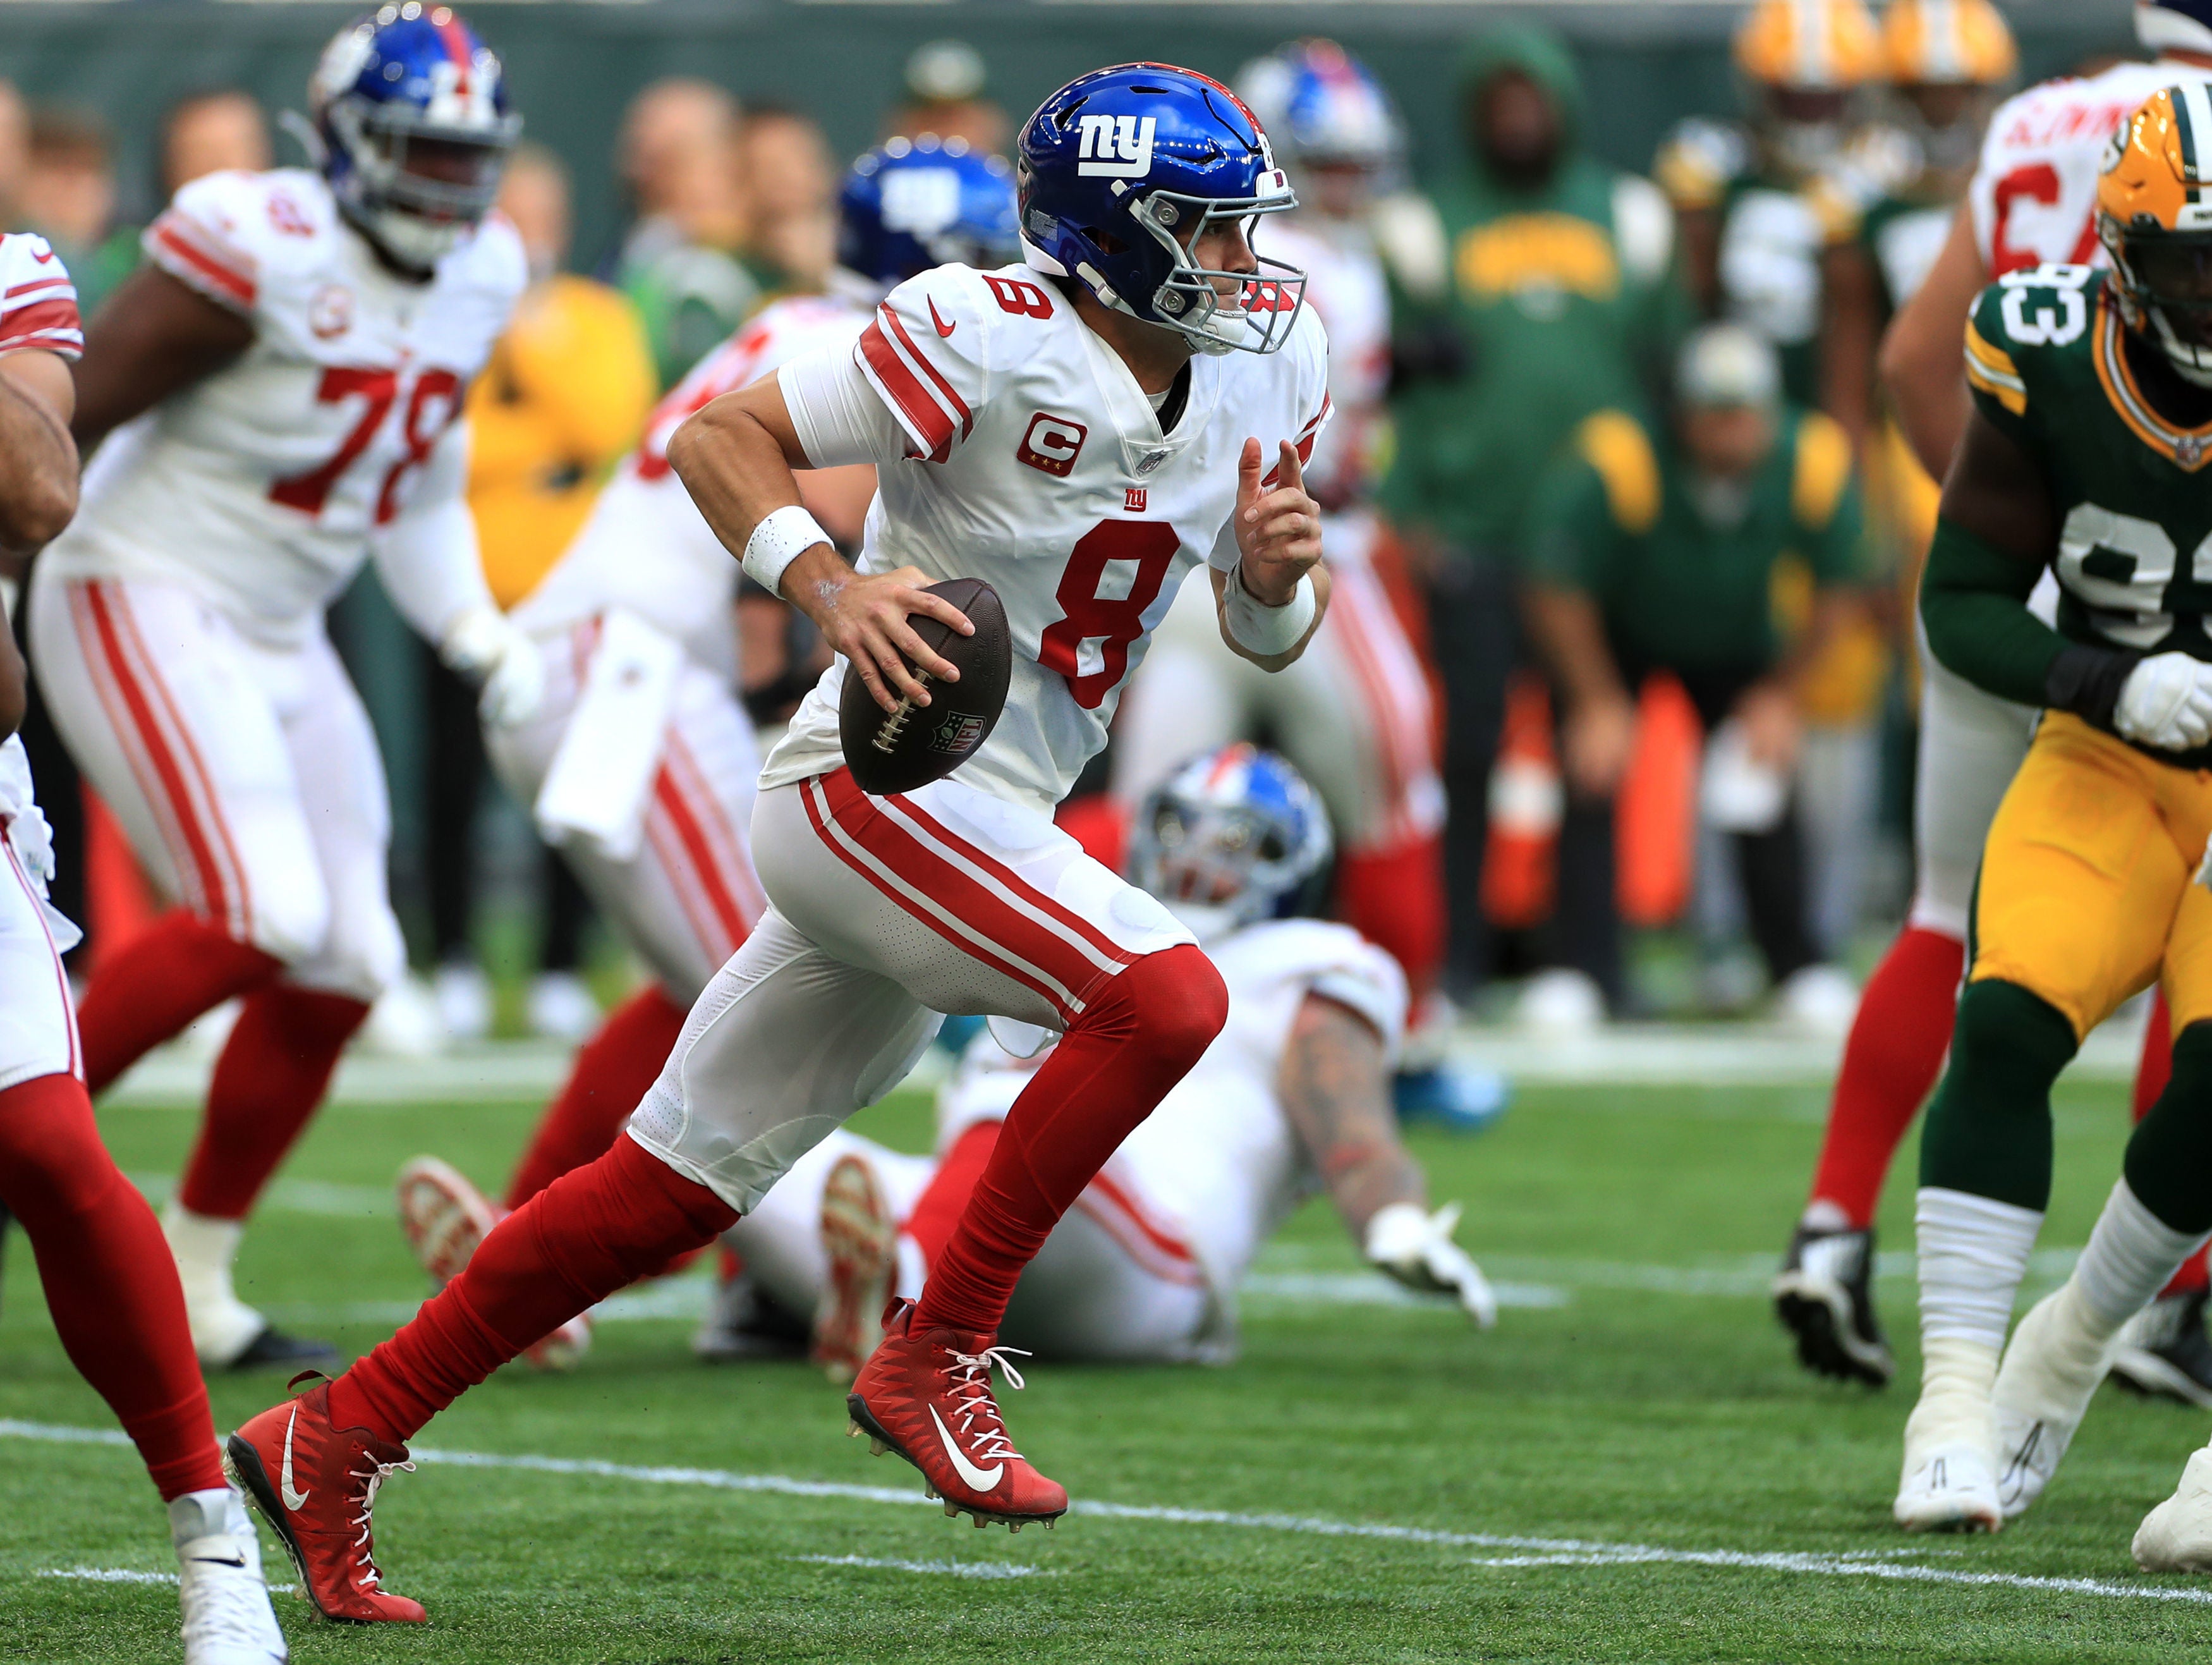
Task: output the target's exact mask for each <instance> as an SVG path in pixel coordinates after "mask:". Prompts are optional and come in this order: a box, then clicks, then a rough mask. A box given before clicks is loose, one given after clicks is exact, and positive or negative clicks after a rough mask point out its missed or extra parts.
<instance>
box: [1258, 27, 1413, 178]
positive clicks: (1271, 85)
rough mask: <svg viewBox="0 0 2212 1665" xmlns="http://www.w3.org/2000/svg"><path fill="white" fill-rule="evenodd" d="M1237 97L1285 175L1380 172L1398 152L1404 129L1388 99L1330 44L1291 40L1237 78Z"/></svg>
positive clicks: (1348, 57)
mask: <svg viewBox="0 0 2212 1665" xmlns="http://www.w3.org/2000/svg"><path fill="white" fill-rule="evenodd" d="M1237 91H1238V92H1239V93H1240V94H1243V99H1244V102H1245V103H1246V105H1248V106H1249V107H1250V108H1251V109H1252V110H1254V111H1255V112H1257V113H1258V115H1259V118H1260V119H1261V121H1262V122H1263V123H1265V124H1266V125H1267V133H1268V137H1271V138H1272V139H1273V141H1274V143H1275V149H1276V153H1277V154H1278V155H1280V156H1281V157H1282V158H1283V160H1284V161H1285V163H1286V164H1287V165H1288V166H1290V167H1293V168H1300V167H1357V168H1359V169H1362V170H1364V171H1365V172H1368V173H1383V172H1384V171H1385V170H1386V169H1389V168H1390V167H1395V165H1396V164H1397V162H1398V161H1399V159H1400V157H1401V155H1403V153H1404V150H1405V148H1406V130H1405V126H1404V125H1403V124H1402V123H1401V121H1400V120H1399V118H1398V110H1397V106H1395V105H1394V104H1393V103H1392V102H1391V101H1390V94H1388V93H1387V92H1385V91H1383V83H1382V82H1379V81H1377V80H1376V78H1375V77H1374V76H1373V75H1372V74H1371V73H1370V71H1369V70H1368V69H1367V66H1366V65H1365V64H1362V63H1360V62H1359V60H1358V58H1353V57H1352V55H1351V54H1350V53H1348V52H1346V51H1345V50H1344V48H1343V47H1341V46H1338V45H1337V44H1336V42H1334V40H1299V41H1294V42H1292V43H1291V45H1289V46H1281V47H1278V48H1277V49H1276V50H1275V51H1273V52H1270V53H1268V54H1267V57H1265V58H1255V59H1254V60H1253V61H1252V62H1251V63H1249V64H1246V65H1245V66H1244V67H1243V70H1240V71H1239V72H1238V73H1237Z"/></svg>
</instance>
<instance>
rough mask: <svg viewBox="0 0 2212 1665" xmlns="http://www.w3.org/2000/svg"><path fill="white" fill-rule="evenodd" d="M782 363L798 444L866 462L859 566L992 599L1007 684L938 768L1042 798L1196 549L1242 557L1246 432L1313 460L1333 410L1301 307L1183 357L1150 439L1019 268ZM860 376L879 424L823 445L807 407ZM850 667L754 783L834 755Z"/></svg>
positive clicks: (1077, 751) (932, 282)
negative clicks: (988, 720) (981, 585)
mask: <svg viewBox="0 0 2212 1665" xmlns="http://www.w3.org/2000/svg"><path fill="white" fill-rule="evenodd" d="M854 367H857V371H858V375H857V377H856V376H855V375H854ZM862 379H864V380H862ZM781 382H782V387H783V392H784V398H785V401H786V403H787V404H788V405H789V406H790V407H791V412H792V419H793V424H794V426H795V427H796V428H797V429H798V433H799V440H800V442H801V443H802V444H803V445H804V446H805V449H806V454H807V455H808V456H809V457H811V458H812V459H815V460H816V461H817V464H820V465H824V466H827V465H832V464H836V463H845V462H859V461H864V460H866V461H873V462H874V463H875V464H876V465H877V489H876V501H875V503H874V506H873V507H872V508H871V509H870V510H869V512H868V527H867V549H866V553H865V554H864V555H863V556H862V557H861V561H860V568H861V570H862V571H864V572H871V573H879V572H887V571H890V569H892V568H896V567H901V566H909V565H910V566H914V567H918V568H921V570H922V571H923V572H924V573H926V574H928V575H929V577H930V579H931V580H943V579H949V578H981V579H984V580H987V581H988V582H989V583H990V584H991V586H993V587H994V589H996V590H997V592H999V599H1000V601H1001V602H1002V603H1003V604H1004V605H1005V606H1006V622H1007V623H1008V625H1009V626H1010V627H1011V629H1012V636H1013V681H1012V687H1011V689H1010V690H1009V691H1008V693H1007V696H1006V711H1005V714H1003V715H1002V716H1000V719H999V724H998V726H997V727H996V728H995V729H994V730H993V731H992V733H991V736H990V738H989V739H987V741H985V742H984V744H983V746H982V748H981V750H980V751H978V752H977V753H976V755H975V757H972V758H971V759H969V762H968V763H964V764H963V765H962V766H961V768H960V769H959V770H958V771H957V775H955V777H954V778H956V779H958V780H963V781H967V782H969V784H971V785H973V786H975V787H978V788H979V789H981V790H983V791H986V792H989V793H994V794H996V795H998V796H1000V797H1002V798H1006V799H1011V800H1012V801H1013V802H1016V803H1018V804H1022V805H1027V806H1029V807H1030V808H1032V809H1036V810H1041V811H1050V809H1051V808H1052V806H1053V805H1055V804H1057V803H1058V802H1059V801H1060V799H1061V798H1063V797H1065V796H1066V793H1067V790H1068V788H1069V787H1071V786H1072V785H1073V783H1074V781H1075V777H1076V775H1078V774H1079V772H1080V771H1081V769H1082V768H1083V765H1084V763H1085V762H1086V761H1087V760H1088V759H1089V758H1090V757H1091V755H1092V754H1093V753H1095V752H1096V751H1097V750H1099V748H1100V747H1102V746H1103V745H1104V744H1105V743H1106V728H1107V725H1108V724H1109V722H1110V721H1112V720H1113V716H1114V708H1115V703H1116V702H1117V701H1118V700H1119V699H1120V697H1121V688H1122V685H1123V684H1125V683H1126V682H1127V679H1128V677H1129V673H1130V672H1131V671H1134V670H1135V669H1136V668H1137V665H1138V664H1139V661H1140V660H1141V659H1142V658H1143V656H1144V653H1145V647H1146V641H1147V639H1148V638H1149V637H1150V635H1151V634H1152V629H1153V628H1154V627H1155V626H1156V625H1158V623H1159V622H1160V620H1161V618H1162V617H1164V616H1165V615H1166V612H1167V610H1168V607H1169V605H1170V603H1172V602H1173V601H1174V599H1175V594H1176V590H1178V589H1179V588H1181V587H1182V580H1183V577H1184V575H1185V574H1188V573H1189V572H1190V571H1191V570H1192V569H1193V568H1195V567H1196V566H1197V565H1198V564H1199V563H1200V562H1202V561H1206V560H1207V559H1209V558H1210V559H1211V560H1212V563H1213V564H1214V565H1215V566H1216V567H1218V568H1221V569H1223V570H1227V569H1229V568H1232V567H1233V566H1234V565H1235V564H1236V561H1237V544H1236V538H1235V535H1234V532H1233V531H1232V530H1231V527H1230V525H1229V520H1230V515H1231V510H1232V509H1233V508H1234V507H1235V504H1236V498H1237V457H1238V455H1239V453H1241V451H1242V449H1243V444H1244V441H1245V440H1246V439H1248V438H1256V439H1257V440H1258V441H1260V444H1261V449H1262V452H1263V453H1264V454H1265V455H1266V457H1267V459H1270V460H1269V463H1268V467H1269V471H1270V474H1271V476H1272V473H1273V469H1274V462H1273V459H1275V458H1276V457H1277V456H1278V454H1279V453H1278V446H1279V442H1280V441H1285V440H1287V441H1293V442H1294V443H1296V445H1297V447H1298V448H1299V450H1300V452H1301V453H1303V454H1304V455H1305V456H1307V457H1310V456H1311V455H1312V450H1313V442H1314V441H1315V439H1316V436H1317V435H1318V434H1320V432H1321V429H1322V425H1323V423H1324V422H1326V421H1327V420H1328V342H1327V337H1326V336H1325V335H1324V333H1323V331H1322V325H1321V322H1320V320H1319V319H1318V318H1316V316H1315V315H1314V313H1313V310H1312V308H1310V307H1301V308H1300V309H1299V315H1298V317H1297V319H1295V320H1294V322H1293V324H1292V326H1291V331H1290V332H1289V338H1288V340H1287V341H1286V342H1285V344H1284V346H1283V347H1282V348H1281V349H1280V350H1279V351H1277V352H1274V353H1271V354H1267V355H1252V354H1249V353H1231V354H1226V355H1222V356H1219V357H1209V356H1204V355H1201V356H1199V357H1197V358H1194V359H1193V360H1192V361H1191V366H1190V392H1189V398H1188V402H1187V404H1186V405H1185V408H1184V410H1183V411H1182V416H1181V418H1180V419H1179V420H1178V421H1177V422H1176V425H1175V428H1174V429H1173V431H1171V432H1170V433H1166V434H1163V433H1162V432H1161V431H1160V425H1159V418H1158V414H1157V413H1156V412H1155V411H1154V410H1153V408H1152V403H1151V401H1150V399H1149V398H1147V397H1146V394H1145V392H1144V390H1143V389H1142V388H1140V387H1139V386H1138V385H1137V380H1136V378H1135V377H1134V376H1133V375H1132V374H1130V373H1129V369H1128V367H1127V365H1125V364H1123V363H1122V362H1121V359H1120V357H1119V356H1117V355H1115V352H1114V350H1113V349H1112V348H1110V347H1109V346H1108V345H1107V344H1106V343H1104V342H1103V341H1102V340H1101V339H1099V337H1097V335H1096V334H1094V333H1093V332H1092V331H1091V328H1090V326H1089V325H1086V324H1085V323H1083V322H1082V321H1081V319H1079V318H1078V317H1077V316H1076V313H1075V308H1074V307H1073V304H1072V303H1071V302H1070V301H1068V299H1067V297H1066V295H1063V294H1062V293H1061V292H1060V290H1059V289H1055V288H1054V287H1053V286H1052V284H1051V283H1049V282H1048V280H1046V279H1045V278H1043V277H1042V276H1040V275H1039V274H1038V273H1036V271H1034V270H1031V269H1030V268H1029V267H1027V266H1024V265H1012V266H1006V267H1003V268H1001V269H1000V270H997V271H994V272H979V271H974V270H969V268H967V267H965V266H939V268H937V269H936V270H934V271H929V272H925V273H923V274H922V275H921V276H919V277H916V278H913V279H911V280H909V281H908V282H907V283H902V284H901V285H900V286H899V287H898V288H897V289H894V290H893V291H892V292H891V293H890V295H889V296H888V297H887V298H886V299H885V300H884V302H883V304H882V305H881V306H879V307H878V308H877V309H876V316H875V318H874V319H873V321H872V322H871V323H870V324H869V325H868V326H867V328H866V330H864V331H862V332H861V335H860V342H859V343H858V344H857V346H856V347H855V348H854V350H853V354H852V357H851V360H850V361H849V362H848V361H846V360H845V359H844V357H843V355H839V354H825V353H816V354H810V355H806V356H805V357H802V358H800V359H798V360H796V361H794V362H793V363H791V364H787V365H786V366H785V367H784V368H783V370H782V371H781ZM856 385H857V386H860V388H861V390H862V391H861V392H860V397H861V398H866V399H870V400H872V401H877V402H879V405H880V409H881V411H882V412H884V413H887V414H888V416H889V417H890V418H891V420H890V421H885V422H872V428H873V429H874V430H875V431H877V432H878V435H879V437H878V440H877V441H875V442H874V449H873V450H872V453H871V454H869V455H867V456H861V455H857V454H845V453H842V452H840V451H838V450H837V449H836V445H835V444H834V443H833V442H832V441H829V440H828V439H826V438H825V437H824V435H823V431H822V429H821V428H819V427H818V426H817V424H816V423H815V422H814V421H813V419H812V417H811V415H810V412H811V411H820V410H831V409H843V408H845V404H844V402H845V400H846V399H847V398H848V397H850V396H851V390H852V388H853V387H854V386H856ZM844 673H845V664H844V661H843V660H842V659H839V660H838V661H837V662H836V664H835V665H832V666H831V667H830V668H829V671H826V672H825V673H824V674H823V678H822V680H821V681H820V682H819V683H818V684H816V686H815V688H814V690H813V691H812V692H811V693H810V694H809V695H808V696H806V700H805V703H803V704H802V705H801V706H800V707H799V713H798V714H797V715H796V716H795V717H794V718H793V720H792V723H791V728H790V731H789V732H788V733H787V735H786V737H785V738H784V740H783V742H782V743H781V744H780V745H778V746H777V747H776V749H775V750H774V751H773V752H771V753H770V754H769V760H768V764H767V767H766V769H763V772H762V775H761V784H762V785H763V787H777V786H783V785H787V784H788V783H790V782H793V781H800V780H804V779H805V778H806V777H807V776H809V775H818V774H821V773H823V772H824V771H825V770H829V769H836V767H837V766H838V765H839V764H840V763H842V761H843V753H842V750H841V749H840V747H839V745H838V740H837V702H838V696H839V694H840V692H841V691H842V688H843V685H844Z"/></svg>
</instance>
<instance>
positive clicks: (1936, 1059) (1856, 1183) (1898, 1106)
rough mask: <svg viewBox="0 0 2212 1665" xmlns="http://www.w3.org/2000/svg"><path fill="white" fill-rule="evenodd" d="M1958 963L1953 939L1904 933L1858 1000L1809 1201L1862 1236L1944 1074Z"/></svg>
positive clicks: (1962, 958)
mask: <svg viewBox="0 0 2212 1665" xmlns="http://www.w3.org/2000/svg"><path fill="white" fill-rule="evenodd" d="M1965 966H1966V945H1965V944H1964V943H1962V942H1960V940H1959V939H1957V938H1956V937H1947V936H1945V935H1944V934H1943V933H1941V932H1940V931H1930V930H1927V929H1925V928H1923V927H1920V926H1914V925H1909V926H1907V927H1905V929H1904V930H1903V931H1902V932H1900V933H1899V934H1898V939H1897V940H1896V941H1895V942H1893V943H1892V944H1891V945H1890V947H1889V952H1888V953H1887V954H1885V955H1884V956H1882V961H1881V964H1880V965H1879V966H1877V967H1875V974H1874V975H1873V976H1871V977H1869V979H1867V986H1866V993H1865V994H1862V995H1861V996H1860V997H1859V1012H1858V1017H1857V1018H1856V1019H1854V1020H1853V1022H1852V1024H1851V1033H1850V1039H1849V1040H1848V1041H1846V1042H1844V1064H1843V1068H1842V1069H1841V1071H1839V1072H1838V1074H1837V1076H1836V1091H1835V1097H1833V1099H1832V1101H1831V1102H1830V1103H1829V1106H1828V1133H1827V1138H1826V1140H1825V1141H1824V1142H1823V1143H1822V1145H1821V1146H1820V1166H1819V1167H1818V1168H1816V1169H1814V1172H1813V1199H1814V1200H1815V1201H1824V1200H1825V1201H1827V1202H1832V1203H1834V1204H1835V1205H1836V1206H1838V1207H1839V1208H1841V1209H1842V1210H1843V1211H1844V1213H1846V1214H1847V1215H1849V1216H1850V1221H1851V1224H1853V1225H1855V1226H1857V1227H1858V1228H1859V1229H1861V1230H1864V1229H1865V1228H1866V1227H1868V1226H1869V1225H1871V1224H1874V1211H1875V1205H1876V1204H1878V1203H1879V1202H1880V1201H1881V1184H1882V1181H1883V1180H1884V1179H1886V1178H1887V1177H1888V1175H1889V1163H1890V1158H1892V1157H1893V1156H1895V1155H1896V1154H1897V1147H1898V1145H1899V1142H1900V1141H1901V1140H1902V1139H1904V1138H1905V1129H1906V1128H1907V1127H1911V1125H1912V1118H1913V1117H1914V1116H1915V1115H1917V1114H1918V1112H1919V1109H1920V1106H1921V1103H1922V1102H1923V1100H1925V1099H1926V1098H1927V1097H1928V1094H1929V1090H1930V1089H1931V1088H1933V1087H1934V1086H1935V1085H1936V1073H1937V1072H1938V1071H1939V1070H1941V1069H1942V1067H1943V1054H1944V1053H1945V1051H1946V1050H1947V1049H1948V1048H1949V1046H1950V1044H1951V1020H1952V1014H1953V1012H1954V1011H1956V1009H1957V1007H1958V1001H1959V977H1960V973H1961V972H1962V971H1963V970H1964V969H1965Z"/></svg>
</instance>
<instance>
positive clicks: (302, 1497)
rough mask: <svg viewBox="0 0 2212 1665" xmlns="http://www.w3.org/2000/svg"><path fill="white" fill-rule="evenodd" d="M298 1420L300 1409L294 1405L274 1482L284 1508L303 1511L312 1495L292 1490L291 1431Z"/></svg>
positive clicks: (286, 1427)
mask: <svg viewBox="0 0 2212 1665" xmlns="http://www.w3.org/2000/svg"><path fill="white" fill-rule="evenodd" d="M299 1420H300V1407H298V1406H296V1405H295V1406H294V1407H292V1419H291V1420H290V1421H289V1422H287V1423H286V1424H285V1425H284V1468H283V1473H282V1474H279V1475H278V1476H277V1480H276V1489H277V1491H278V1492H279V1493H280V1494H281V1495H282V1496H283V1499H284V1507H285V1508H287V1509H305V1508H306V1507H307V1499H308V1498H310V1497H311V1496H313V1493H312V1492H295V1491H294V1490H293V1489H292V1430H293V1429H294V1428H295V1426H297V1425H298V1424H299Z"/></svg>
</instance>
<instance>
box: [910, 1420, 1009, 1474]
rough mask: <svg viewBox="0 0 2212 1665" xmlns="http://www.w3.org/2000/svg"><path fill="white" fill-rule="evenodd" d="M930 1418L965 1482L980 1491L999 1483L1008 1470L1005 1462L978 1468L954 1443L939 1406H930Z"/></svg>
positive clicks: (956, 1469) (947, 1454) (955, 1467)
mask: <svg viewBox="0 0 2212 1665" xmlns="http://www.w3.org/2000/svg"><path fill="white" fill-rule="evenodd" d="M929 1419H930V1420H931V1421H932V1422H933V1423H935V1424H936V1425H937V1437H938V1438H939V1440H941V1441H943V1442H944V1444H945V1455H946V1456H948V1457H950V1458H951V1459H952V1467H953V1468H954V1469H955V1471H957V1473H958V1474H959V1476H960V1478H961V1480H963V1482H965V1483H966V1484H967V1485H969V1486H974V1487H975V1489H976V1490H977V1491H978V1492H988V1491H989V1490H990V1489H991V1488H992V1487H993V1486H996V1485H997V1484H998V1483H999V1476H1000V1475H1001V1474H1005V1473H1006V1464H1005V1463H1003V1462H1001V1463H997V1464H994V1466H993V1467H991V1468H977V1467H976V1466H975V1464H974V1463H972V1462H970V1461H968V1459H967V1457H966V1456H965V1455H963V1453H962V1451H961V1449H960V1448H959V1447H958V1446H957V1445H956V1444H954V1443H952V1434H951V1430H949V1429H947V1428H946V1427H945V1419H944V1418H943V1417H941V1416H939V1415H938V1414H937V1407H935V1406H934V1405H933V1406H931V1407H929Z"/></svg>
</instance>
